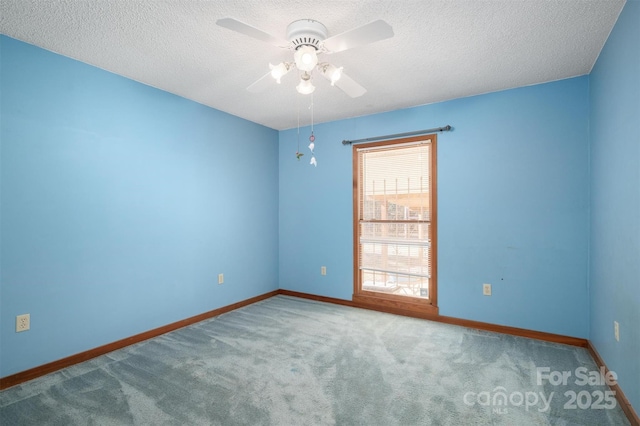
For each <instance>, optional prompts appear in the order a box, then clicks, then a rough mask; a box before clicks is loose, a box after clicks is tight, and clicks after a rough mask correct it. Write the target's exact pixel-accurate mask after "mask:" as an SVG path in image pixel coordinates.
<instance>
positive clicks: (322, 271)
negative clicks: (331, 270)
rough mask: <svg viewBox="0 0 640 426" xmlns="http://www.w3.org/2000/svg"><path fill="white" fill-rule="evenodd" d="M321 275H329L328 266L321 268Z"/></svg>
mask: <svg viewBox="0 0 640 426" xmlns="http://www.w3.org/2000/svg"><path fill="white" fill-rule="evenodd" d="M320 275H327V267H326V266H321V267H320Z"/></svg>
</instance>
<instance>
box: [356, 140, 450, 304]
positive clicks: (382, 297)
mask: <svg viewBox="0 0 640 426" xmlns="http://www.w3.org/2000/svg"><path fill="white" fill-rule="evenodd" d="M425 140H429V141H430V142H429V143H430V144H431V156H430V157H431V158H430V167H429V173H430V176H429V179H430V188H429V189H430V191H429V195H430V200H429V201H430V221H429V222H430V238H431V241H430V250H431V271H430V272H431V274H430V278H429V298H428V299H421V298H416V297H411V296H403V295H395V294H388V293H383V292H376V291H369V290H364V289H363V288H362V270H361V269H360V221H361V218H362V213H361V212H360V190H361V187H360V182H359V176H360V174H361V173H360V168H359V167H360V165H359V153H358V150H360V149H363V148H382V147H389V148H392V149H393V146H394V145H402V144H405V145H406V144H411V143H416V142H420V141H425ZM352 161H353V211H352V217H353V296H352V300H353V302H354V303H357V304H361V305H364V306H368V307H373V308H375V309H382V310H387V311H411V312H417V313H420V314H423V315H424V314H426V315H438V303H437V301H438V249H437V248H438V226H437V223H438V222H437V219H438V206H437V200H438V197H437V189H438V185H437V175H438V173H437V163H438V162H437V135H436V134H427V135H422V136H415V137H410V138H401V139H391V140H384V141H379V142H369V143H361V144H357V145H356V144H354V145H353V146H352Z"/></svg>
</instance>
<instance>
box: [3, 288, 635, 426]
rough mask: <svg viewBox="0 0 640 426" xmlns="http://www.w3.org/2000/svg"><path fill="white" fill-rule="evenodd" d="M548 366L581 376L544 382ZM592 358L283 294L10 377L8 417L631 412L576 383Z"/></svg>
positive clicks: (523, 419)
mask: <svg viewBox="0 0 640 426" xmlns="http://www.w3.org/2000/svg"><path fill="white" fill-rule="evenodd" d="M537 367H549V370H550V371H570V372H572V376H571V377H570V378H569V380H568V381H567V384H566V385H562V384H558V385H556V386H554V385H552V384H550V383H549V381H548V380H543V383H542V384H541V385H538V383H537V373H536V371H537V370H536V368H537ZM580 367H584V368H585V370H586V371H596V370H597V369H596V365H595V364H594V362H593V361H592V359H591V358H590V356H589V354H588V352H587V351H586V350H584V349H582V348H575V347H570V346H564V345H557V344H551V343H546V342H541V341H536V340H530V339H524V338H518V337H513V336H505V335H499V334H494V333H488V332H482V331H476V330H472V329H467V328H462V327H455V326H449V325H446V324H439V323H433V322H429V321H422V320H418V319H413V318H405V317H400V316H395V315H388V314H382V313H378V312H372V311H366V310H360V309H353V308H348V307H344V306H337V305H332V304H326V303H319V302H312V301H308V300H302V299H297V298H292V297H285V296H277V297H273V298H270V299H267V300H264V301H262V302H259V303H256V304H253V305H250V306H247V307H244V308H242V309H239V310H236V311H233V312H230V313H227V314H224V315H221V316H219V317H216V318H213V319H210V320H207V321H204V322H201V323H198V324H195V325H193V326H190V327H186V328H183V329H180V330H178V331H175V332H173V333H169V334H166V335H163V336H160V337H158V338H155V339H152V340H148V341H146V342H142V343H140V344H137V345H134V346H130V347H128V348H125V349H122V350H119V351H116V352H112V353H110V354H108V355H104V356H101V357H99V358H96V359H94V360H91V361H88V362H85V363H83V364H79V365H76V366H73V367H70V368H67V369H65V370H62V371H59V372H56V373H53V374H50V375H48V376H45V377H41V378H39V379H36V380H33V381H31V382H27V383H24V384H22V385H19V386H15V387H13V388H10V389H7V390H5V391H3V392H1V393H0V420H1V424H2V425H65V426H68V425H324V424H329V425H330V424H337V425H385V426H387V425H519V426H520V425H625V424H629V423H628V422H627V420H626V418H625V416H624V414H623V412H622V410H621V409H620V408H619V406H618V405H617V404H615V407H613V408H598V407H599V406H605V407H608V406H610V405H611V403H610V401H609V403H606V402H607V400H603V401H601V404H600V403H597V399H599V398H600V395H605V394H604V392H605V391H607V390H609V389H608V388H607V387H606V386H602V385H593V386H591V385H582V386H581V385H580V384H579V383H578V384H576V376H575V374H574V373H575V371H576V369H577V368H580ZM500 392H502V393H504V395H506V397H505V398H502V397H501V395H500ZM566 392H569V393H568V394H566V395H565V393H566ZM571 392H575V394H576V395H580V396H579V397H577V398H576V401H574V402H573V403H572V401H571ZM580 392H582V394H580ZM534 396H535V398H534ZM549 399H550V403H549V404H548V406H547V405H546V403H545V402H543V400H546V401H548V400H549ZM534 402H535V404H534ZM594 404H595V405H594ZM573 406H575V408H572V407H573ZM581 407H582V408H581ZM545 408H546V409H545Z"/></svg>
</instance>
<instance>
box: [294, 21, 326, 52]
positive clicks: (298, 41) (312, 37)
mask: <svg viewBox="0 0 640 426" xmlns="http://www.w3.org/2000/svg"><path fill="white" fill-rule="evenodd" d="M327 34H328V32H327V27H325V26H324V25H323V24H322V23H321V22H318V21H314V20H313V19H300V20H298V21H293V22H292V23H290V24H289V26H287V40H289V42H290V43H291V44H292V46H293V49H294V50H296V49H298V48H299V47H300V46H312V47H313V48H315V49H316V50H320V43H322V42H323V41H324V40H325V39H326V38H327Z"/></svg>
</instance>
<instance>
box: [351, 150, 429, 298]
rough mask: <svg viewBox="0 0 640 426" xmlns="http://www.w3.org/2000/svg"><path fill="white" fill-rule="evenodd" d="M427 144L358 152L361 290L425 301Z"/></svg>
mask: <svg viewBox="0 0 640 426" xmlns="http://www.w3.org/2000/svg"><path fill="white" fill-rule="evenodd" d="M431 149H432V146H431V143H430V140H428V139H427V140H424V141H420V142H416V143H408V144H398V145H389V146H385V147H369V148H362V149H358V150H357V152H358V173H359V176H358V193H359V194H358V197H359V212H358V218H359V259H358V260H359V269H360V270H361V277H362V278H361V285H362V289H363V290H370V291H382V292H388V293H394V294H399V295H406V296H412V297H420V298H428V297H429V278H430V277H431V257H432V256H431V231H432V230H431V201H430V200H431V178H430V177H431V170H430V168H431V152H432V151H431Z"/></svg>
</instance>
